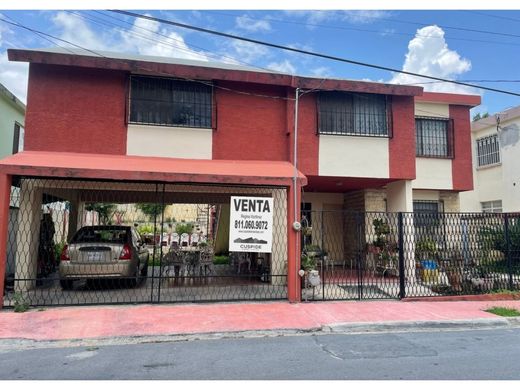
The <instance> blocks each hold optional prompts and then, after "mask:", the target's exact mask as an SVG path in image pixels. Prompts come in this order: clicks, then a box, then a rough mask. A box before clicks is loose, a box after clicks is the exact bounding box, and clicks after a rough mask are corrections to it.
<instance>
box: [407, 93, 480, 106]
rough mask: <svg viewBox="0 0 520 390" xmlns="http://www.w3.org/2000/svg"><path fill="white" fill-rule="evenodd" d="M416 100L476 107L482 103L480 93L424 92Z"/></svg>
mask: <svg viewBox="0 0 520 390" xmlns="http://www.w3.org/2000/svg"><path fill="white" fill-rule="evenodd" d="M415 101H416V102H424V103H446V104H458V105H461V106H470V107H476V106H478V105H479V104H480V103H481V97H480V95H462V94H458V93H441V92H423V94H422V96H416V97H415Z"/></svg>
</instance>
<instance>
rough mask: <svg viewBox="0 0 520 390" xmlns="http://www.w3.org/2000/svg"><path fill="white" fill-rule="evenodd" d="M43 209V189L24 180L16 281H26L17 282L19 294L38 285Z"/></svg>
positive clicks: (19, 220)
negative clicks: (37, 275) (37, 274)
mask: <svg viewBox="0 0 520 390" xmlns="http://www.w3.org/2000/svg"><path fill="white" fill-rule="evenodd" d="M41 209H42V189H41V188H38V187H36V186H35V185H34V182H28V181H27V180H22V184H21V189H20V209H19V210H18V231H17V233H16V269H15V279H26V280H17V281H16V283H15V291H17V292H23V291H28V290H30V289H31V288H34V286H35V285H36V273H37V266H38V244H39V240H40V219H41V213H42V212H41ZM28 279H30V280H28Z"/></svg>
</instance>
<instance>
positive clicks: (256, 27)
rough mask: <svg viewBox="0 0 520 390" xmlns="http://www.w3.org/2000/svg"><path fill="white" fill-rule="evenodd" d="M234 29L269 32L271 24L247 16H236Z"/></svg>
mask: <svg viewBox="0 0 520 390" xmlns="http://www.w3.org/2000/svg"><path fill="white" fill-rule="evenodd" d="M235 23H236V27H237V28H239V29H242V30H245V31H249V32H262V31H263V32H265V31H271V24H270V23H269V21H268V20H265V19H262V20H255V19H251V18H249V17H248V16H247V15H242V16H238V17H237V18H236V19H235Z"/></svg>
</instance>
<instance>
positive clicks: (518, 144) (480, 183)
mask: <svg viewBox="0 0 520 390" xmlns="http://www.w3.org/2000/svg"><path fill="white" fill-rule="evenodd" d="M500 117H501V123H500V130H499V133H498V137H499V142H500V159H501V163H499V164H496V165H490V166H485V167H478V164H477V151H476V140H477V139H479V138H482V137H485V136H488V135H491V134H497V128H496V124H495V119H494V118H492V117H491V118H485V119H483V120H482V121H485V122H480V123H486V124H488V123H489V126H487V127H482V126H481V125H480V126H475V125H473V126H472V127H473V131H472V156H473V188H474V190H473V191H467V192H463V193H461V196H460V203H461V210H462V211H469V212H480V211H482V206H481V203H482V202H488V201H496V200H501V201H502V209H503V211H504V212H518V211H520V175H519V167H520V117H509V118H508V116H507V115H505V114H500ZM477 123H478V122H477Z"/></svg>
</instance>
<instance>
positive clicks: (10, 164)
mask: <svg viewBox="0 0 520 390" xmlns="http://www.w3.org/2000/svg"><path fill="white" fill-rule="evenodd" d="M0 172H3V173H8V174H12V175H26V176H46V177H64V178H85V179H111V180H145V181H166V182H183V183H189V182H194V183H217V184H221V183H222V184H251V185H275V186H289V185H291V183H292V178H293V174H294V167H293V165H292V164H290V163H288V162H286V161H235V160H193V159H180V158H164V157H139V156H118V155H102V154H90V153H59V152H29V151H25V152H21V153H17V154H15V155H12V156H9V157H6V158H4V159H3V160H1V161H0ZM298 176H299V181H300V182H301V183H302V184H303V185H305V184H306V183H307V179H306V178H305V176H303V175H302V174H301V173H299V172H298Z"/></svg>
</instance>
